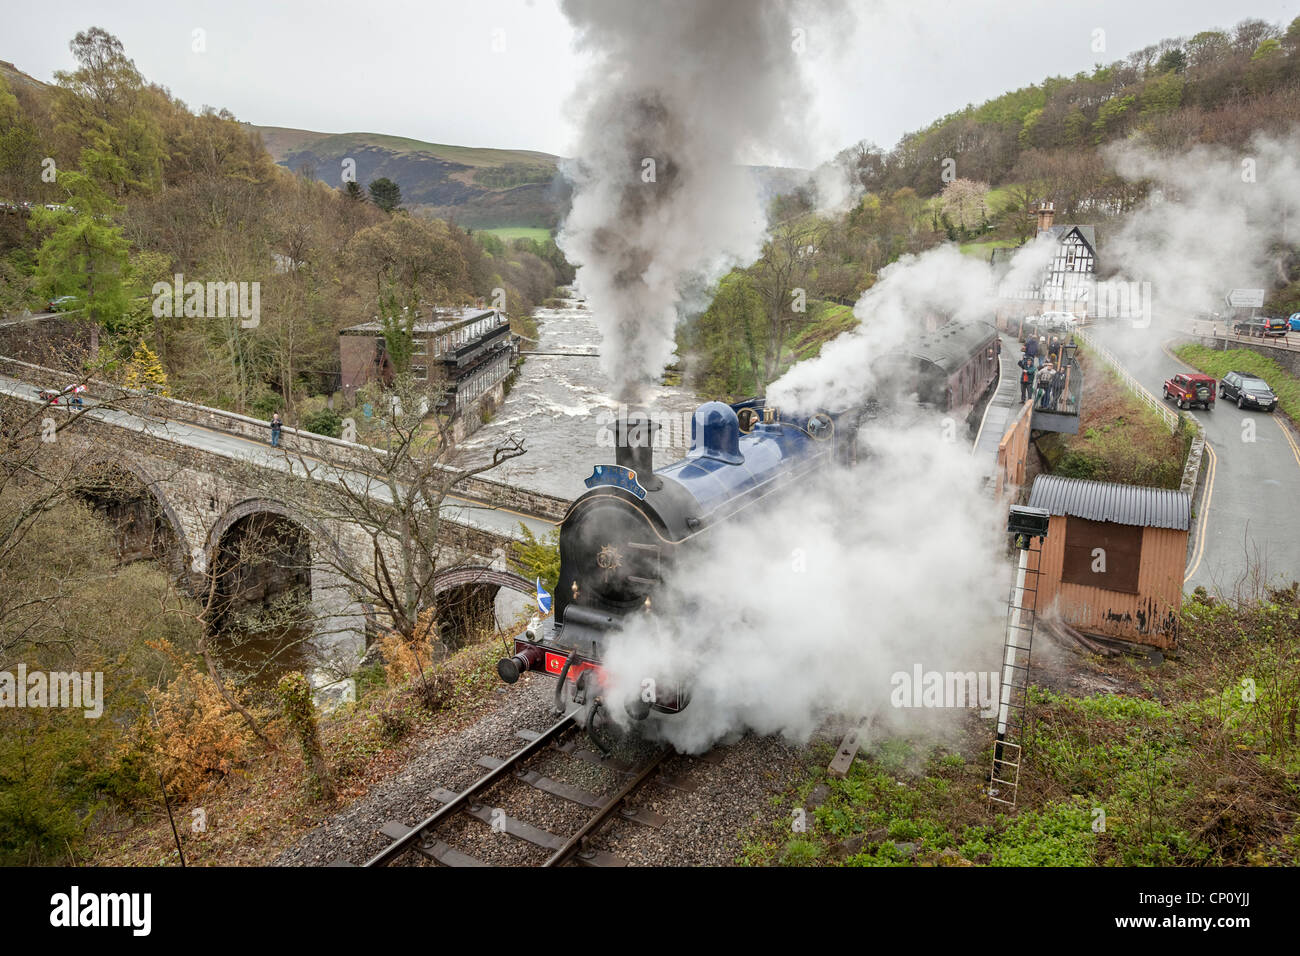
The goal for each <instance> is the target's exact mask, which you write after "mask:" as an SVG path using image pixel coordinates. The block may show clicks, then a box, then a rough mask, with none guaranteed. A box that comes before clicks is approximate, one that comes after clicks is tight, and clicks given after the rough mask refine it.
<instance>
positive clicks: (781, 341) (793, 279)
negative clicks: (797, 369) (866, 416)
mask: <svg viewBox="0 0 1300 956" xmlns="http://www.w3.org/2000/svg"><path fill="white" fill-rule="evenodd" d="M827 228H828V227H827V225H826V223H824V222H822V221H821V220H819V219H817V218H815V217H811V216H807V217H801V218H797V219H793V220H788V221H786V222H782V223H777V224H776V225H775V226H773V227H772V231H771V232H770V233H769V235H768V238H767V241H766V242H765V243H764V244H763V255H762V257H761V258H760V259H759V260H758V262H757V263H755V265H754V267H753V274H754V277H755V279H756V280H757V283H756V284H757V287H758V292H759V295H761V296H762V297H763V303H764V305H765V306H766V307H767V316H768V323H767V330H766V333H767V334H766V336H765V338H766V341H765V343H764V352H763V382H762V384H764V385H766V384H767V383H768V382H771V381H773V380H774V379H775V378H776V377H777V375H778V374H780V370H781V359H782V353H783V350H784V347H785V342H786V339H787V338H788V337H789V335H790V332H791V330H792V329H793V328H794V327H795V326H796V325H799V324H802V323H804V322H806V321H807V320H808V314H807V311H806V309H807V300H808V299H810V298H812V296H811V294H810V293H809V290H808V280H809V278H810V276H812V274H813V269H814V267H815V265H816V263H817V261H818V254H819V252H820V250H821V245H822V242H823V240H824V239H825V236H826V231H827Z"/></svg>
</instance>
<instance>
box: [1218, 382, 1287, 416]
mask: <svg viewBox="0 0 1300 956" xmlns="http://www.w3.org/2000/svg"><path fill="white" fill-rule="evenodd" d="M1219 398H1234V399H1236V400H1237V407H1238V408H1247V407H1249V408H1262V409H1263V410H1264V411H1266V412H1271V411H1272V410H1273V409H1274V408H1276V407H1277V396H1276V395H1274V394H1273V390H1272V389H1271V388H1269V387H1268V383H1267V382H1265V381H1264V380H1263V379H1262V378H1256V377H1255V376H1253V375H1248V374H1247V373H1245V372H1229V373H1228V374H1227V375H1225V376H1223V381H1221V382H1220V383H1219Z"/></svg>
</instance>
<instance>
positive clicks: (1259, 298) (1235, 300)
mask: <svg viewBox="0 0 1300 956" xmlns="http://www.w3.org/2000/svg"><path fill="white" fill-rule="evenodd" d="M1223 300H1224V301H1225V302H1227V303H1228V305H1229V306H1230V307H1231V308H1234V309H1258V308H1260V307H1261V306H1262V305H1263V304H1264V290H1263V289H1233V290H1232V291H1231V292H1229V293H1228V294H1227V295H1225V296H1224V297H1223Z"/></svg>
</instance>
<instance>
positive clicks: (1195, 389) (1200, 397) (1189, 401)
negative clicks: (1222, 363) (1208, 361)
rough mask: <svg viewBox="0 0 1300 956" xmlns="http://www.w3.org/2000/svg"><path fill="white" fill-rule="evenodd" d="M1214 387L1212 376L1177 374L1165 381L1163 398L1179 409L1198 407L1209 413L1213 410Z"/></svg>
mask: <svg viewBox="0 0 1300 956" xmlns="http://www.w3.org/2000/svg"><path fill="white" fill-rule="evenodd" d="M1214 386H1215V381H1214V378H1213V377H1212V376H1209V375H1192V374H1187V373H1183V372H1179V373H1178V374H1177V375H1175V376H1174V377H1173V378H1170V379H1166V380H1165V398H1166V399H1170V398H1172V399H1173V400H1174V401H1176V402H1177V403H1178V407H1179V408H1191V407H1192V406H1193V405H1200V406H1201V407H1202V408H1204V409H1205V410H1206V411H1207V412H1209V411H1213V410H1214Z"/></svg>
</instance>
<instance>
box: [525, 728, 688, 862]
mask: <svg viewBox="0 0 1300 956" xmlns="http://www.w3.org/2000/svg"><path fill="white" fill-rule="evenodd" d="M667 756H668V748H667V747H664V748H663V749H661V750H660V751H659V752H658V753H657V754H655V755H654V756H653V757H651V758H650V759H649V760H647V761H646V764H645V766H644V767H642V768H641V771H640V772H639V773H638V774H636V776H634V777H632V778H631V779H630V780H628V782H627V783H625V784H623V786H622V787H620V788H619V790H618V792H617V793H616V794H614V796H612V797H610V799H609V801H608V802H607V803H606V804H605V805H604V806H603V807H601V808H600V809H599V810H597V811H596V813H595V814H594V815H593V816H592V817H591V818H590V819H589V820H587V822H586V823H585V824H583V826H582V829H580V830H579V831H578V832H577V833H575V834H574V835H573V836H571V837H569V839H567V840H566V841H565V842H564V846H562V847H560V848H559V849H558V850H556V851H555V852H554V853H552V854H551V855H550V857H548V858H547V860H546V862H545V863H543V864H542V866H544V867H548V866H559V865H560V864H561V863H564V862H565V861H567V860H568V859H569V857H571V856H573V854H574V853H576V852H578V851H579V850H581V849H582V844H583V842H584V841H585V840H586V839H587V837H588V836H590V835H591V834H592V833H595V832H596V830H598V829H600V827H601V825H603V824H604V823H605V821H606V820H608V819H609V818H610V817H611V816H613V814H614V812H615V811H616V810H618V808H619V807H620V806H622V804H623V801H624V800H625V799H627V797H628V796H629V795H630V794H631V793H632V792H633V791H634V790H636V789H637V788H638V787H639V786H641V784H643V783H645V781H646V779H647V778H648V777H649V776H650V774H651V773H653V772H654V770H655V768H656V767H658V766H659V764H660V763H662V762H663V759H664V758H665V757H667Z"/></svg>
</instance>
